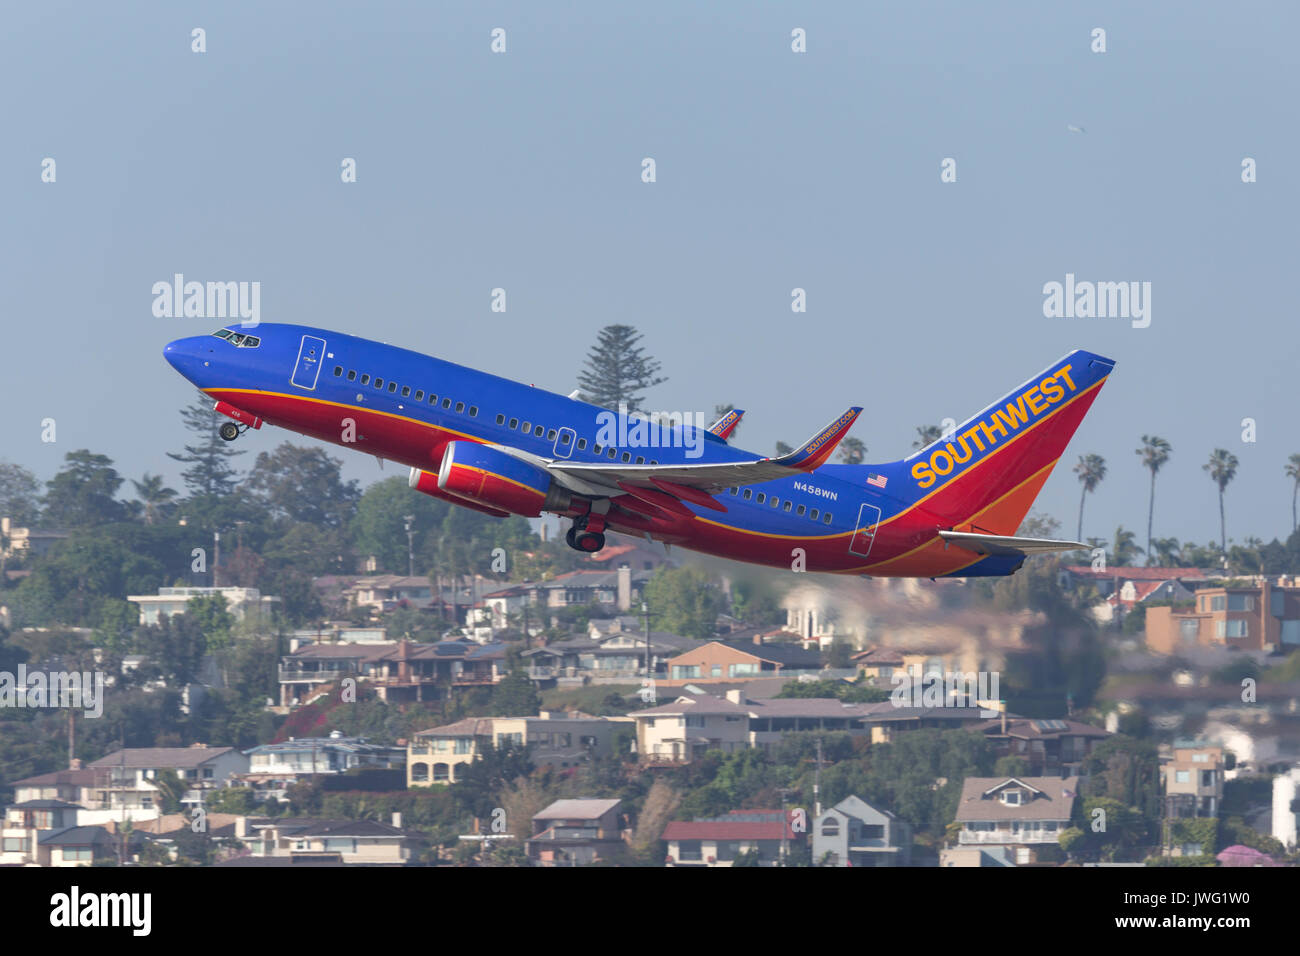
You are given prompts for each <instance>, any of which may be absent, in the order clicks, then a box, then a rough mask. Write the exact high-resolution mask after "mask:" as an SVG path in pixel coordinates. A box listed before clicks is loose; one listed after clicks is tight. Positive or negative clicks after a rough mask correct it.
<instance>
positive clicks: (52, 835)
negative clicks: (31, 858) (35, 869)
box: [36, 826, 150, 867]
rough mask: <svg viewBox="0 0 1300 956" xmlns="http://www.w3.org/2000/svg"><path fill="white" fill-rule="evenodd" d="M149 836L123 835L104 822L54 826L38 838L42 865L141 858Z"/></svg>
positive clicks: (69, 864)
mask: <svg viewBox="0 0 1300 956" xmlns="http://www.w3.org/2000/svg"><path fill="white" fill-rule="evenodd" d="M149 839H150V838H149V837H148V836H147V835H146V834H144V833H139V832H136V833H131V834H130V835H128V836H125V837H123V835H121V834H115V833H112V832H110V831H109V830H108V828H106V827H101V826H72V827H67V828H65V829H62V830H52V831H50V832H48V833H45V834H43V835H42V836H41V837H40V838H39V839H38V841H37V847H36V852H37V861H36V863H37V865H38V866H52V867H65V866H93V865H94V864H95V863H97V862H101V861H107V860H112V861H118V860H125V861H130V862H134V861H136V860H138V859H139V857H140V851H141V850H142V849H144V847H145V845H146V843H148V842H149Z"/></svg>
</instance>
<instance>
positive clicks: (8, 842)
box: [4, 836, 28, 853]
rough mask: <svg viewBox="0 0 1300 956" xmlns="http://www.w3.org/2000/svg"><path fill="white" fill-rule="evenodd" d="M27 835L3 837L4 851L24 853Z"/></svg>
mask: <svg viewBox="0 0 1300 956" xmlns="http://www.w3.org/2000/svg"><path fill="white" fill-rule="evenodd" d="M27 846H28V843H27V837H25V836H23V837H5V841H4V851H5V852H6V853H26V852H27Z"/></svg>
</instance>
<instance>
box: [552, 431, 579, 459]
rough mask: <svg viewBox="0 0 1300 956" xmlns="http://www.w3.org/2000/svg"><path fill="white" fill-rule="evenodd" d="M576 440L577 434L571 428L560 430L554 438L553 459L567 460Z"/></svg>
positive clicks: (571, 453)
mask: <svg viewBox="0 0 1300 956" xmlns="http://www.w3.org/2000/svg"><path fill="white" fill-rule="evenodd" d="M577 440H578V433H577V432H575V431H574V430H573V429H572V428H561V429H560V433H559V434H558V435H556V436H555V457H556V458H568V457H570V456H572V455H573V446H574V443H575V442H577Z"/></svg>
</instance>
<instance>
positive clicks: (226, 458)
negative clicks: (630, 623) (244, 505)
mask: <svg viewBox="0 0 1300 956" xmlns="http://www.w3.org/2000/svg"><path fill="white" fill-rule="evenodd" d="M229 420H230V419H228V418H226V416H224V415H222V414H221V413H220V412H218V411H217V410H216V407H215V405H214V403H213V401H212V399H211V398H209V397H208V396H207V395H205V394H203V393H202V392H198V393H197V395H196V397H195V399H194V401H193V402H192V403H190V404H189V405H187V406H186V407H185V408H183V409H181V421H182V422H184V423H185V427H186V428H187V429H189V431H190V432H191V433H192V434H193V435H194V443H193V444H190V445H186V446H185V450H184V452H170V451H169V452H168V453H167V457H168V458H171V459H173V460H175V461H179V462H180V463H181V464H183V465H188V466H189V467H188V468H186V469H185V470H184V471H183V472H181V477H182V478H183V479H184V480H185V487H186V488H187V489H188V490H189V492H190V494H191V495H192V496H198V495H202V496H214V497H225V496H228V495H229V494H230V493H231V492H232V491H234V490H235V482H236V480H237V475H238V473H237V472H236V471H235V468H234V466H233V465H232V464H231V459H232V458H234V457H235V456H236V455H242V454H243V452H242V451H235V450H234V449H233V448H232V447H231V444H230V442H227V441H223V440H222V438H221V435H220V434H218V432H217V429H219V428H220V427H221V424H222V422H227V421H229Z"/></svg>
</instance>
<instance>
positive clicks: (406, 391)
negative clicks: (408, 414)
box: [402, 385, 411, 398]
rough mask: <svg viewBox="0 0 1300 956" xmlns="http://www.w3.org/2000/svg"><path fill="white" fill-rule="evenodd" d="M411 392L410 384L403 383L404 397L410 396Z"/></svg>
mask: <svg viewBox="0 0 1300 956" xmlns="http://www.w3.org/2000/svg"><path fill="white" fill-rule="evenodd" d="M410 394H411V386H409V385H403V386H402V398H408V397H410Z"/></svg>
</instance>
